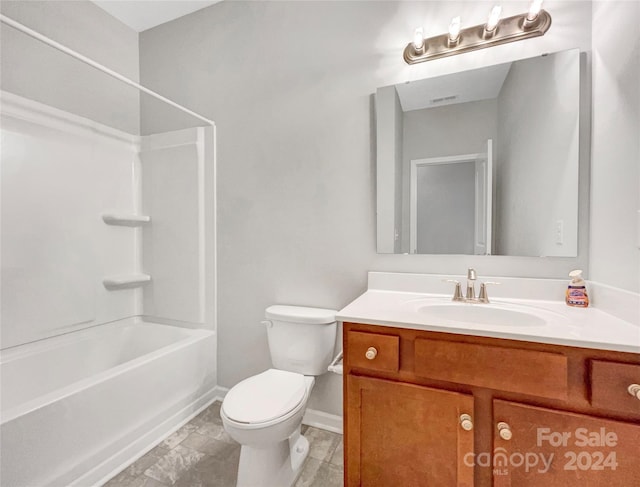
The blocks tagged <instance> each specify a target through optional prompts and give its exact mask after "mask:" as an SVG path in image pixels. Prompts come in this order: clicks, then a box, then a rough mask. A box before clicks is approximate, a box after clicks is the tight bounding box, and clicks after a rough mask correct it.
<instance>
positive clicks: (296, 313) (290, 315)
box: [265, 304, 338, 325]
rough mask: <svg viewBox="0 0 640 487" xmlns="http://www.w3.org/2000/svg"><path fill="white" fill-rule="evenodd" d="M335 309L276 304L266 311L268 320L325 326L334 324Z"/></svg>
mask: <svg viewBox="0 0 640 487" xmlns="http://www.w3.org/2000/svg"><path fill="white" fill-rule="evenodd" d="M337 313H338V312H337V311H336V310H334V309H323V308H307V307H305V306H285V305H282V304H276V305H273V306H269V307H268V308H267V309H266V311H265V317H266V318H267V319H268V320H277V321H290V322H293V323H304V324H308V325H323V324H329V323H334V322H335V321H336V314H337Z"/></svg>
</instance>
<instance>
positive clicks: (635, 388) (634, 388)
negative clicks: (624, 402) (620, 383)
mask: <svg viewBox="0 0 640 487" xmlns="http://www.w3.org/2000/svg"><path fill="white" fill-rule="evenodd" d="M627 391H628V392H629V394H631V395H632V396H633V397H635V398H636V399H640V384H631V385H630V386H629V387H627Z"/></svg>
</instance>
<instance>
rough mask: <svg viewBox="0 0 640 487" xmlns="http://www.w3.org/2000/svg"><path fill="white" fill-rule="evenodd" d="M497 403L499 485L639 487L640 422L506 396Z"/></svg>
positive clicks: (495, 476)
mask: <svg viewBox="0 0 640 487" xmlns="http://www.w3.org/2000/svg"><path fill="white" fill-rule="evenodd" d="M493 405H494V407H493V418H494V438H493V447H494V448H493V452H492V460H493V461H492V465H491V467H492V468H493V485H494V487H506V486H513V487H556V486H558V487H573V486H581V487H584V486H589V487H614V486H615V487H618V486H621V487H626V486H632V485H634V486H635V485H640V425H639V424H633V423H625V422H621V421H614V420H609V419H602V418H596V417H593V416H586V415H582V414H575V413H569V412H564V411H557V410H551V409H544V408H539V407H534V406H528V405H524V404H518V403H514V402H508V401H501V400H494V401H493ZM476 459H477V461H478V462H479V463H481V462H480V456H477V457H476Z"/></svg>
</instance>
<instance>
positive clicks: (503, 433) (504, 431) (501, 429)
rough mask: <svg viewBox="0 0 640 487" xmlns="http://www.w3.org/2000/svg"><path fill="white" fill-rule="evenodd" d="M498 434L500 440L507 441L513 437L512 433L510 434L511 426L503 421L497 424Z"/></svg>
mask: <svg viewBox="0 0 640 487" xmlns="http://www.w3.org/2000/svg"><path fill="white" fill-rule="evenodd" d="M498 434H499V435H500V438H502V439H503V440H507V441H509V440H510V439H511V438H512V437H513V433H511V426H509V425H508V424H507V423H505V422H503V421H500V422H499V423H498Z"/></svg>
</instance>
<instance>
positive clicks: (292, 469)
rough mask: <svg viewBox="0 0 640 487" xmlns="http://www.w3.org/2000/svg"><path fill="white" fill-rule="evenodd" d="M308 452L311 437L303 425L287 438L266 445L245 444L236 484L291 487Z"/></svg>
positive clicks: (238, 485) (241, 453)
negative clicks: (304, 433)
mask: <svg viewBox="0 0 640 487" xmlns="http://www.w3.org/2000/svg"><path fill="white" fill-rule="evenodd" d="M308 454H309V440H307V439H306V438H305V437H304V436H302V435H301V434H300V426H298V428H296V431H295V432H294V433H293V434H292V435H291V436H290V437H289V438H288V439H286V440H283V441H279V442H277V443H274V444H272V445H269V446H268V447H266V448H258V447H255V446H248V445H242V448H241V449H240V463H239V464H238V482H237V484H236V486H237V487H274V486H278V487H291V486H292V485H293V484H294V483H295V482H296V480H297V479H298V476H299V475H300V472H301V471H302V465H303V463H304V461H305V459H306V458H307V455H308Z"/></svg>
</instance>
